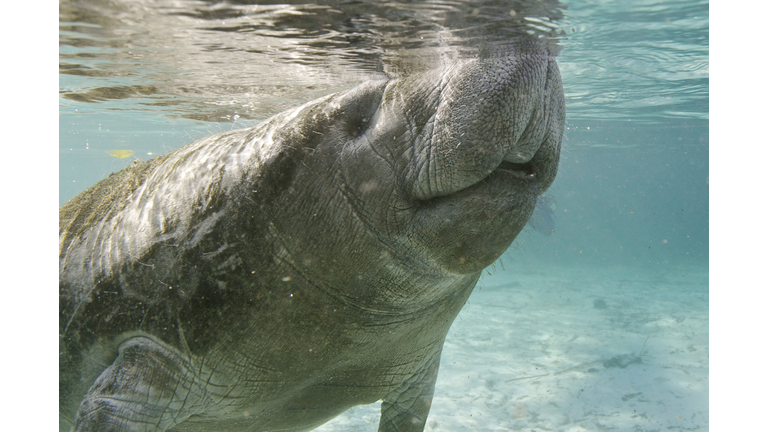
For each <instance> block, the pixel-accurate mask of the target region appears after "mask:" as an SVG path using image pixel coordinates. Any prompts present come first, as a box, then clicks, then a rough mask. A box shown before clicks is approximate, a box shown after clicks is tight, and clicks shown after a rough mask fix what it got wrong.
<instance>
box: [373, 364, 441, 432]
mask: <svg viewBox="0 0 768 432" xmlns="http://www.w3.org/2000/svg"><path fill="white" fill-rule="evenodd" d="M439 365H440V353H439V352H438V353H437V354H436V355H435V356H434V357H432V359H431V360H430V361H429V362H427V364H425V365H424V367H423V368H422V369H420V370H419V371H418V372H417V373H415V374H414V375H413V376H411V377H410V378H409V379H408V380H406V381H405V382H404V383H403V385H402V386H400V388H398V389H397V390H395V391H394V392H392V393H391V394H390V395H388V396H387V397H386V398H384V400H383V401H382V403H381V418H380V420H379V432H422V431H423V430H424V425H425V424H426V422H427V415H429V407H430V406H431V405H432V395H433V394H434V392H435V381H436V380H437V369H438V366H439Z"/></svg>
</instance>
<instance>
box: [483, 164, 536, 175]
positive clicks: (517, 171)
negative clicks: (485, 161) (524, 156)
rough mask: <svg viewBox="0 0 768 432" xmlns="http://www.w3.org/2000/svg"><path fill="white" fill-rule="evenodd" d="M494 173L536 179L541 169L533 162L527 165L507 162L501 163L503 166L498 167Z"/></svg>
mask: <svg viewBox="0 0 768 432" xmlns="http://www.w3.org/2000/svg"><path fill="white" fill-rule="evenodd" d="M493 171H505V172H509V173H512V174H513V175H515V176H516V177H524V178H525V177H528V178H535V177H536V173H538V172H539V167H538V166H537V165H536V164H535V163H533V162H531V161H528V162H525V163H514V162H507V161H501V164H499V166H497V167H496V169H495V170H493Z"/></svg>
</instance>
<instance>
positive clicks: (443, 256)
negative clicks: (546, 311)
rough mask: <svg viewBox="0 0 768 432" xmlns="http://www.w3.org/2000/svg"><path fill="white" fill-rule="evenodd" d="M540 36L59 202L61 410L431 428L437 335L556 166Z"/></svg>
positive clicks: (319, 107) (238, 425)
mask: <svg viewBox="0 0 768 432" xmlns="http://www.w3.org/2000/svg"><path fill="white" fill-rule="evenodd" d="M556 54H557V53H556V52H554V50H553V49H552V48H550V47H548V46H547V45H546V44H545V43H543V42H536V41H533V42H530V43H527V44H520V45H518V46H515V47H513V48H508V49H506V51H505V52H504V53H503V54H494V55H484V56H477V57H475V58H468V59H461V60H456V61H455V62H454V63H453V64H451V65H450V66H446V67H443V68H438V69H436V70H432V71H429V72H423V73H418V74H413V75H410V76H406V77H402V78H398V79H392V80H385V81H371V82H366V83H364V84H361V85H359V86H358V87H356V88H353V89H351V90H349V91H346V92H341V93H337V94H332V95H328V96H325V97H322V98H320V99H317V100H314V101H312V102H309V103H306V104H304V105H302V106H300V107H298V108H295V109H293V110H289V111H286V112H283V113H281V114H278V115H276V116H274V117H272V118H270V119H268V120H266V121H264V122H262V123H260V124H258V125H257V126H255V127H253V128H250V129H241V130H234V131H228V132H224V133H220V134H217V135H213V136H210V137H208V138H204V139H202V140H199V141H197V142H194V143H191V144H189V145H187V146H185V147H182V148H180V149H178V150H176V151H174V152H172V153H170V154H167V155H164V156H161V157H158V158H155V159H151V160H148V161H143V162H136V163H134V164H133V165H131V166H130V167H128V168H126V169H125V170H123V171H120V172H117V173H113V174H112V175H110V176H109V177H108V178H106V179H103V180H101V181H100V182H98V183H97V184H96V185H94V186H93V187H91V188H90V189H88V190H86V191H84V192H83V193H81V194H80V195H78V196H77V197H75V198H73V199H72V200H71V201H69V202H68V203H66V204H65V205H64V206H62V207H61V209H60V212H59V244H60V249H59V259H60V261H59V270H60V279H59V296H60V300H59V301H60V303H59V305H60V306H59V307H60V316H59V320H60V321H59V322H60V324H59V326H60V327H59V341H60V342H59V344H60V346H59V352H60V354H59V392H60V393H59V401H60V402H59V418H60V430H61V431H67V430H74V431H166V430H171V431H307V430H311V429H313V428H315V427H317V426H319V425H321V424H323V423H325V422H326V421H328V420H330V419H332V418H333V417H335V416H337V415H338V414H340V413H342V412H343V411H345V410H347V409H348V408H350V407H353V406H355V405H360V404H369V403H373V402H376V401H379V400H381V401H382V403H381V417H380V422H379V431H383V432H394V431H399V432H404V431H422V430H423V429H424V425H425V422H426V419H427V415H428V413H429V409H430V405H431V401H432V395H433V391H434V385H435V379H436V376H437V372H438V366H439V362H440V354H441V350H442V347H443V342H444V340H445V337H446V333H447V332H448V329H449V327H450V326H451V323H452V322H453V320H454V318H455V317H456V315H457V314H458V313H459V311H460V309H461V308H462V306H463V305H464V303H465V302H466V301H467V298H468V297H469V295H470V293H471V292H472V290H473V288H474V286H475V284H476V282H477V281H478V279H479V277H480V274H481V271H482V270H483V269H484V268H485V267H487V266H489V265H490V264H492V263H493V262H494V261H495V260H496V259H497V258H499V256H500V255H501V254H503V253H504V252H505V250H506V249H507V248H508V247H509V246H510V244H511V243H512V241H513V240H514V239H515V237H516V236H517V235H518V233H519V232H520V231H521V230H522V228H523V227H524V226H525V224H526V222H527V221H528V219H529V217H530V216H531V213H532V212H533V209H534V206H535V204H536V200H537V196H539V195H540V194H542V193H544V192H545V191H546V190H547V188H548V187H549V186H550V185H551V183H552V181H553V180H554V178H555V174H556V172H557V166H558V160H559V153H560V145H561V141H562V136H563V127H564V121H565V103H564V97H563V89H562V84H561V79H560V73H559V71H558V67H557V64H556Z"/></svg>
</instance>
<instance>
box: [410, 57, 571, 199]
mask: <svg viewBox="0 0 768 432" xmlns="http://www.w3.org/2000/svg"><path fill="white" fill-rule="evenodd" d="M438 92H439V99H438V101H437V104H438V105H437V107H436V108H433V111H434V114H433V115H432V116H431V118H430V119H429V121H428V122H427V125H426V127H425V128H424V129H423V130H422V133H421V134H420V136H419V137H418V139H417V140H416V142H415V145H414V153H413V156H412V158H411V162H410V165H409V170H408V173H407V179H408V182H409V183H410V186H411V193H412V196H413V198H415V199H417V200H428V199H432V198H435V197H439V196H446V195H450V194H453V193H456V192H458V191H460V190H462V189H465V188H467V187H470V186H472V185H474V184H477V183H478V182H480V181H482V180H484V179H485V178H486V177H488V176H489V175H490V174H491V173H492V172H494V171H496V170H497V169H500V170H505V171H509V172H512V173H517V174H520V175H525V176H529V177H532V178H531V179H532V180H535V181H536V183H537V189H538V191H539V193H543V192H544V191H545V190H546V189H547V188H548V187H549V186H550V185H551V184H552V181H553V180H554V178H555V174H556V173H557V164H558V160H559V155H560V143H561V141H562V134H563V127H564V124H565V102H564V95H563V89H562V83H561V80H560V73H559V70H558V67H557V63H556V61H555V55H554V54H550V53H549V52H548V51H547V49H546V47H533V48H531V47H527V48H526V49H520V50H519V52H514V53H509V54H508V55H504V56H499V57H493V58H489V59H477V60H472V61H467V62H464V63H460V64H459V65H457V66H454V67H453V68H452V69H450V70H448V71H447V72H446V73H444V75H443V76H442V77H441V81H440V84H439V86H438Z"/></svg>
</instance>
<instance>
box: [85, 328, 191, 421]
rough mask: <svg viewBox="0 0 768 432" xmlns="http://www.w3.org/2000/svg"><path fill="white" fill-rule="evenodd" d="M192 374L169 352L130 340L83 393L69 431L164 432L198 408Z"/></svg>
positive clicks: (154, 344) (187, 365) (141, 339)
mask: <svg viewBox="0 0 768 432" xmlns="http://www.w3.org/2000/svg"><path fill="white" fill-rule="evenodd" d="M194 375H195V373H194V371H193V370H192V368H191V365H190V363H189V362H188V361H187V360H186V359H184V358H182V357H181V356H180V355H178V354H177V353H176V352H175V350H173V349H170V348H168V347H165V346H162V345H160V344H159V343H157V342H154V341H152V340H150V339H148V338H144V337H137V338H133V339H130V340H128V341H127V342H125V343H123V344H122V345H121V346H120V350H119V355H118V357H117V358H116V359H115V361H114V362H113V363H112V365H111V366H109V367H108V368H107V369H106V370H104V372H102V374H101V375H100V376H99V378H98V379H96V382H95V383H94V384H93V386H92V387H91V388H90V390H88V393H87V394H86V395H85V398H84V399H83V401H82V403H81V404H80V408H79V409H78V411H77V416H76V417H75V426H74V428H73V431H75V432H79V431H100V432H128V431H131V432H133V431H147V432H149V431H153V432H154V431H165V430H167V429H169V428H170V427H172V426H173V425H175V424H177V423H180V422H182V421H184V420H186V419H187V418H189V416H190V415H192V414H195V413H196V411H199V410H202V406H201V405H202V404H201V400H200V399H201V398H200V397H199V396H200V395H201V393H200V391H199V390H200V389H192V386H194V385H195V383H194V381H195V380H194V379H193V376H194ZM191 389H192V391H190V390H191Z"/></svg>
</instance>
